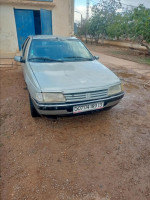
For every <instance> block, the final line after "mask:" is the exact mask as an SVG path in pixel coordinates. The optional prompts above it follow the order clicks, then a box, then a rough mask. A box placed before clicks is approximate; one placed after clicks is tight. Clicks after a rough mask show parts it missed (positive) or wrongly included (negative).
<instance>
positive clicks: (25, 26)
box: [14, 9, 35, 50]
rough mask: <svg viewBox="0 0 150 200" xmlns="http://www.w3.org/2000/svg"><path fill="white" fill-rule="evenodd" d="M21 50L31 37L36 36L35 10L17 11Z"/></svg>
mask: <svg viewBox="0 0 150 200" xmlns="http://www.w3.org/2000/svg"><path fill="white" fill-rule="evenodd" d="M14 12H15V20H16V29H17V36H18V45H19V50H20V49H21V46H22V44H23V43H24V41H25V39H26V38H27V37H28V36H29V35H35V27H34V15H33V10H22V9H15V10H14Z"/></svg>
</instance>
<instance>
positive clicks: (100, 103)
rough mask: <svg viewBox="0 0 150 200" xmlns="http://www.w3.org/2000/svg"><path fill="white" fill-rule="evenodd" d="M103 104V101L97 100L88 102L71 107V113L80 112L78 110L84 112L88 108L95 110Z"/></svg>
mask: <svg viewBox="0 0 150 200" xmlns="http://www.w3.org/2000/svg"><path fill="white" fill-rule="evenodd" d="M103 106H104V102H97V103H90V104H84V105H79V106H74V107H73V113H80V112H86V111H90V110H97V109H101V108H103Z"/></svg>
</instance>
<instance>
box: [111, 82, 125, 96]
mask: <svg viewBox="0 0 150 200" xmlns="http://www.w3.org/2000/svg"><path fill="white" fill-rule="evenodd" d="M121 91H122V86H121V84H119V85H114V86H112V87H110V88H109V89H108V96H111V95H114V94H118V93H120V92H121Z"/></svg>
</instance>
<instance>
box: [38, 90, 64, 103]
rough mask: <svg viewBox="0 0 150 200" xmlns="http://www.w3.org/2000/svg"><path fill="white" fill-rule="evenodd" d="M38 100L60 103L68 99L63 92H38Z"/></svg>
mask: <svg viewBox="0 0 150 200" xmlns="http://www.w3.org/2000/svg"><path fill="white" fill-rule="evenodd" d="M36 100H37V101H39V102H45V103H60V102H65V101H66V99H65V97H64V95H63V94H62V93H56V92H51V93H36Z"/></svg>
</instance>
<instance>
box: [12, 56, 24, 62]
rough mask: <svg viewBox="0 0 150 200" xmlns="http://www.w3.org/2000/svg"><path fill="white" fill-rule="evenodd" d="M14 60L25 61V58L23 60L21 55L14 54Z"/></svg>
mask: <svg viewBox="0 0 150 200" xmlns="http://www.w3.org/2000/svg"><path fill="white" fill-rule="evenodd" d="M14 60H15V61H16V62H20V63H25V60H24V59H23V58H22V57H21V56H15V57H14Z"/></svg>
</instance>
